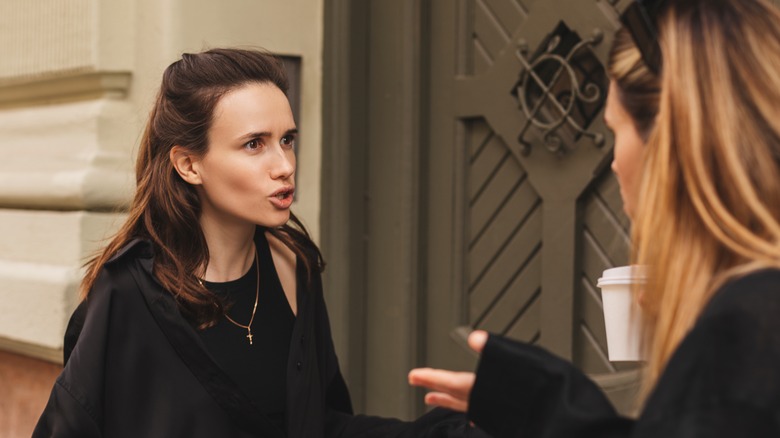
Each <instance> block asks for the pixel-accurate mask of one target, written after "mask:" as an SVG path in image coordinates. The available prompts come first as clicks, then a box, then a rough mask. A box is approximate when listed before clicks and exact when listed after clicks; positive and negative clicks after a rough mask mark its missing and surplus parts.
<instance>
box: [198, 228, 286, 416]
mask: <svg viewBox="0 0 780 438" xmlns="http://www.w3.org/2000/svg"><path fill="white" fill-rule="evenodd" d="M256 240H257V242H258V244H257V265H259V267H260V277H259V279H260V289H259V293H257V292H258V289H257V287H258V284H257V281H258V275H257V268H256V267H255V266H256V264H255V262H254V261H253V262H252V263H251V266H250V268H249V271H248V272H246V273H245V274H244V275H243V276H242V277H241V278H238V279H236V280H233V281H228V282H222V283H212V282H208V281H204V282H203V283H204V285H205V286H206V287H207V288H208V289H209V290H210V291H212V292H214V293H216V294H218V295H219V296H220V297H221V298H222V300H223V302H225V303H226V304H227V305H229V306H230V307H229V311H228V315H230V317H231V318H233V320H234V321H236V322H238V323H240V324H244V325H247V324H248V323H249V321H250V320H252V308H253V307H254V304H255V297H257V310H256V311H255V318H254V319H253V320H252V321H253V322H252V343H251V344H250V343H249V340H248V339H247V330H246V329H245V328H242V327H239V326H237V325H235V324H233V323H231V322H230V321H228V320H227V319H226V318H221V319H219V320H218V321H217V323H216V325H215V326H213V327H210V328H208V329H206V330H201V331H199V332H198V334H200V337H201V339H203V343H204V344H205V345H206V350H207V351H208V352H209V353H211V356H212V357H213V358H214V360H215V361H216V362H217V364H218V365H219V366H220V368H222V369H223V370H224V371H225V373H226V374H227V375H228V377H229V378H230V379H231V380H232V381H233V382H236V383H239V384H240V386H241V388H242V389H243V390H244V391H245V392H246V394H247V395H248V396H249V398H250V399H252V402H254V403H255V406H257V408H258V409H259V410H260V411H261V412H263V413H264V414H265V415H266V417H268V418H269V419H270V420H271V422H272V423H274V425H276V426H277V427H278V428H279V429H280V430H285V429H286V425H285V419H284V417H285V411H286V410H287V409H286V403H287V388H286V385H285V377H286V376H287V358H288V357H289V353H290V339H292V333H293V327H294V325H295V314H293V312H292V309H291V308H290V304H289V303H288V302H287V297H286V296H285V294H284V289H283V288H282V284H281V282H280V281H279V276H278V274H277V273H276V267H275V266H274V261H273V257H272V256H271V248H270V247H269V246H268V241H267V240H266V238H265V234H264V233H258V236H257V239H256Z"/></svg>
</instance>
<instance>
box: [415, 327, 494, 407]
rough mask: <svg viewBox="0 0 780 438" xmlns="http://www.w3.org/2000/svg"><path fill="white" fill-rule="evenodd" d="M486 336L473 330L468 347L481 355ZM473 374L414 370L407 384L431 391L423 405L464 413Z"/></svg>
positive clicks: (479, 331) (429, 369)
mask: <svg viewBox="0 0 780 438" xmlns="http://www.w3.org/2000/svg"><path fill="white" fill-rule="evenodd" d="M487 338H488V334H487V332H485V331H482V330H475V331H473V332H471V334H470V335H469V339H468V342H469V346H470V347H471V348H472V349H473V350H474V351H476V352H477V353H481V352H482V349H483V348H484V347H485V342H487ZM474 378H475V376H474V373H471V372H457V371H447V370H439V369H434V368H415V369H413V370H412V371H410V372H409V384H410V385H412V386H422V387H425V388H428V389H430V390H432V391H433V392H429V393H428V394H425V403H426V404H429V405H433V406H441V407H445V408H449V409H452V410H455V411H460V412H466V411H468V409H469V395H470V394H471V388H472V387H473V386H474Z"/></svg>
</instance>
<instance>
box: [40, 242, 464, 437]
mask: <svg viewBox="0 0 780 438" xmlns="http://www.w3.org/2000/svg"><path fill="white" fill-rule="evenodd" d="M152 265H153V251H152V247H151V245H150V244H149V243H148V242H145V241H142V240H136V241H133V242H131V243H129V244H128V245H127V246H126V247H125V248H123V249H122V250H121V251H120V252H119V253H118V254H117V255H116V256H114V257H113V258H112V259H111V260H110V261H109V262H108V263H106V265H105V266H104V268H103V270H102V272H101V274H100V276H99V277H98V279H97V281H96V283H95V285H94V288H93V289H92V291H91V292H90V295H89V297H88V299H87V300H86V301H85V302H84V303H82V305H81V306H79V308H78V309H77V310H76V312H75V313H74V315H73V317H72V318H71V321H70V323H69V326H68V329H67V332H66V336H65V368H64V369H63V371H62V374H61V375H60V376H59V378H58V379H57V381H56V383H55V386H54V389H53V390H52V393H51V397H50V399H49V402H48V405H47V406H46V408H45V410H44V412H43V414H42V415H41V418H40V420H39V422H38V425H37V427H36V428H35V431H34V433H33V437H34V438H38V437H74V438H75V437H78V438H90V437H112V438H113V437H134V438H138V437H144V438H152V437H161V438H162V437H165V438H171V437H192V438H198V437H203V438H205V437H210V438H211V437H236V438H245V437H274V438H275V437H284V436H288V437H291V438H292V437H295V438H316V437H322V436H325V437H336V436H345V437H349V436H355V437H357V436H361V437H362V436H377V437H379V436H463V434H471V433H474V432H473V431H472V430H471V428H470V427H468V425H467V423H466V421H465V420H464V418H463V417H459V416H456V415H453V414H452V413H449V412H446V411H443V410H437V411H434V412H431V413H429V414H428V415H426V416H423V417H422V418H421V419H419V420H417V421H416V422H412V423H406V422H401V421H399V420H394V419H382V418H377V417H368V416H354V415H352V406H351V402H350V398H349V393H348V391H347V387H346V385H345V383H344V379H343V378H342V376H341V373H340V371H339V366H338V361H337V359H336V354H335V351H334V348H333V342H332V339H331V334H330V325H329V322H328V316H327V312H326V309H325V303H324V301H323V297H322V287H321V282H320V278H319V276H315V278H314V281H313V287H312V288H311V290H306V287H305V284H306V280H305V278H306V277H305V276H306V274H305V272H304V270H303V268H302V267H300V265H301V264H300V263H299V269H298V272H297V278H298V282H297V283H298V294H297V296H298V315H297V318H296V322H295V326H294V328H293V336H292V341H291V345H290V355H289V358H288V371H287V423H288V430H287V431H284V432H282V431H280V430H279V429H278V428H277V427H276V426H275V425H273V424H272V423H271V422H269V420H268V419H267V418H266V417H265V416H264V415H263V414H262V413H261V412H260V411H258V410H257V409H255V408H254V407H253V405H252V402H251V401H250V399H249V397H247V396H246V395H244V393H242V392H241V389H240V387H239V386H237V385H236V384H235V383H234V382H232V381H231V380H230V379H229V378H228V377H227V375H226V374H225V373H224V372H223V371H222V370H221V369H220V368H219V367H218V366H217V364H216V362H215V361H214V360H213V359H212V358H211V356H210V355H209V353H208V352H207V350H206V348H205V346H204V345H203V343H202V341H201V339H200V337H199V336H198V333H197V331H196V329H195V328H193V326H192V325H191V324H190V323H189V322H188V321H187V320H186V319H185V318H184V317H183V316H182V315H181V313H180V312H179V309H178V307H177V304H176V302H175V300H174V298H173V297H172V295H171V294H170V293H169V292H167V291H165V290H163V288H162V287H161V286H160V284H159V283H158V282H157V281H156V280H155V279H154V277H153V276H152ZM71 350H72V352H71Z"/></svg>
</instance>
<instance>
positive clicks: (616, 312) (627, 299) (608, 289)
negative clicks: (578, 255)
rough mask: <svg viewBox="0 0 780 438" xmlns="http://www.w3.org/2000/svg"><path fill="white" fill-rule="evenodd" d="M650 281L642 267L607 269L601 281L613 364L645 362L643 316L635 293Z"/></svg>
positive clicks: (605, 320)
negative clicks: (643, 353)
mask: <svg viewBox="0 0 780 438" xmlns="http://www.w3.org/2000/svg"><path fill="white" fill-rule="evenodd" d="M646 281H647V277H646V273H645V269H643V267H642V266H620V267H617V268H611V269H607V270H605V271H604V273H603V274H602V276H601V278H599V280H598V283H597V286H598V287H599V288H601V301H602V304H603V308H604V323H605V326H606V329H607V351H608V353H609V360H610V361H613V362H617V361H640V360H643V357H642V341H641V338H642V334H641V332H642V312H641V311H640V308H639V305H638V303H637V302H636V300H635V299H634V295H633V293H632V290H633V287H634V285H636V284H640V285H641V284H645V282H646Z"/></svg>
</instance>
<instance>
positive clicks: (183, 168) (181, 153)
mask: <svg viewBox="0 0 780 438" xmlns="http://www.w3.org/2000/svg"><path fill="white" fill-rule="evenodd" d="M170 159H171V163H173V168H174V169H176V172H177V173H178V174H179V176H180V177H181V179H183V180H184V181H186V182H188V183H190V184H192V185H199V184H202V183H203V180H202V179H201V177H200V173H199V172H198V167H199V166H198V165H199V164H200V160H199V159H198V158H197V157H195V156H194V155H193V154H192V153H191V152H189V151H187V150H186V149H184V148H183V147H181V146H174V147H172V148H171V152H170Z"/></svg>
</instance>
